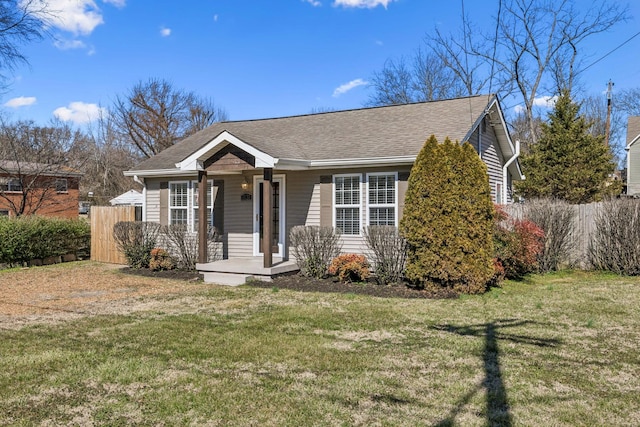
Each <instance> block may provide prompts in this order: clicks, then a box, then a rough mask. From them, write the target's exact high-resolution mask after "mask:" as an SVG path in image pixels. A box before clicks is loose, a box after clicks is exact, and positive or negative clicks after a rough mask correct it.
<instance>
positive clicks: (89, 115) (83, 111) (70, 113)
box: [53, 101, 107, 124]
mask: <svg viewBox="0 0 640 427" xmlns="http://www.w3.org/2000/svg"><path fill="white" fill-rule="evenodd" d="M106 114H107V110H106V108H102V107H99V106H98V104H87V103H85V102H80V101H76V102H72V103H70V104H69V106H68V107H60V108H56V109H55V110H54V111H53V115H54V116H56V117H57V118H59V119H60V120H62V121H64V122H73V123H76V124H83V123H89V122H90V121H93V120H95V119H97V118H99V117H100V116H105V115H106Z"/></svg>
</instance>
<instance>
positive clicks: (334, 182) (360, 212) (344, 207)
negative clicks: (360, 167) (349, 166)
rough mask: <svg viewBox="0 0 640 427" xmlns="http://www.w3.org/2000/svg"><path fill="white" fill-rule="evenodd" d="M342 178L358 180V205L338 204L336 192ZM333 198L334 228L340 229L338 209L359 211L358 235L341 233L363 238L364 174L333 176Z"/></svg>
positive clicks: (346, 234)
mask: <svg viewBox="0 0 640 427" xmlns="http://www.w3.org/2000/svg"><path fill="white" fill-rule="evenodd" d="M340 178H358V203H357V204H355V203H354V204H340V205H338V203H337V202H336V191H337V185H336V181H337V180H338V179H340ZM332 197H333V227H334V228H335V229H339V227H338V209H340V208H342V209H357V211H358V232H357V233H345V232H344V231H343V230H340V231H341V234H342V235H345V236H361V235H362V224H363V221H362V211H363V209H362V204H363V199H364V198H363V197H362V174H361V173H345V174H337V175H333V188H332Z"/></svg>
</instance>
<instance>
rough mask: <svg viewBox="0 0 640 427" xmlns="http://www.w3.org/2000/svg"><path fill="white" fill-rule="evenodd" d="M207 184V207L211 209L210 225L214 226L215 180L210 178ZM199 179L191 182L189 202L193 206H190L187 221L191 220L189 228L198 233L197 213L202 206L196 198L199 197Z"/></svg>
mask: <svg viewBox="0 0 640 427" xmlns="http://www.w3.org/2000/svg"><path fill="white" fill-rule="evenodd" d="M207 185H208V187H209V188H208V189H207V192H208V194H207V196H208V197H207V209H208V210H209V212H210V213H211V215H210V217H209V218H211V220H210V221H209V225H210V226H213V204H214V201H213V187H214V186H213V180H211V179H208V180H207ZM197 186H198V181H197V180H196V181H191V182H190V183H189V190H188V191H189V202H190V204H191V206H190V207H189V212H190V214H191V215H190V217H189V216H188V219H187V221H190V225H189V229H190V230H191V231H192V232H194V233H197V232H198V230H197V228H196V220H197V219H198V217H197V214H196V209H198V208H199V207H200V205H199V202H200V201H198V204H196V199H197V198H198V189H197ZM208 202H211V204H209V203H208Z"/></svg>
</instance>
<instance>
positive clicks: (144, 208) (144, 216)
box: [133, 175, 147, 221]
mask: <svg viewBox="0 0 640 427" xmlns="http://www.w3.org/2000/svg"><path fill="white" fill-rule="evenodd" d="M133 180H134V181H135V182H137V183H138V184H140V185H142V221H146V220H147V186H146V184H145V183H144V178H142V179H140V177H139V176H138V175H134V176H133Z"/></svg>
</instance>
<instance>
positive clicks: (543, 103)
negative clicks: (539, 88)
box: [513, 95, 558, 114]
mask: <svg viewBox="0 0 640 427" xmlns="http://www.w3.org/2000/svg"><path fill="white" fill-rule="evenodd" d="M557 100H558V96H557V95H556V96H539V97H537V98H535V99H534V100H533V106H534V107H542V108H553V107H554V106H555V105H556V101H557ZM513 110H514V111H515V112H516V113H518V114H520V113H522V112H524V105H516V106H515V107H513Z"/></svg>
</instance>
